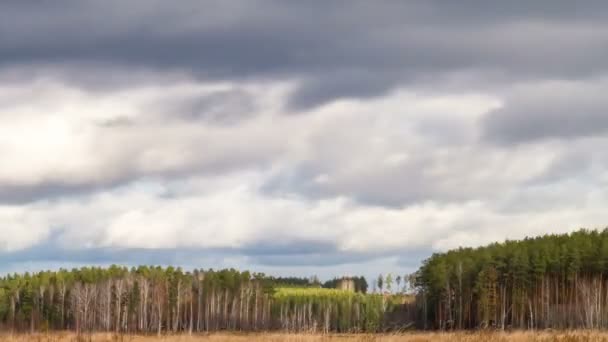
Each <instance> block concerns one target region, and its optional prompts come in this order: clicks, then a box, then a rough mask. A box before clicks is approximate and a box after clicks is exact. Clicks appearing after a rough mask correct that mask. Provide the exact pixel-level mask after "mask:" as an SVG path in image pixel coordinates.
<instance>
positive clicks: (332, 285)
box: [322, 277, 369, 293]
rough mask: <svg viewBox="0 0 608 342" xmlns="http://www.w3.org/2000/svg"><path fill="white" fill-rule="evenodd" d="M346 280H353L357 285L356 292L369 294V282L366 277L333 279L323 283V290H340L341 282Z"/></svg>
mask: <svg viewBox="0 0 608 342" xmlns="http://www.w3.org/2000/svg"><path fill="white" fill-rule="evenodd" d="M344 280H351V281H352V282H353V284H354V285H355V288H354V290H355V292H361V293H367V288H368V286H369V285H368V284H367V280H365V277H342V278H333V279H331V280H328V281H326V282H324V283H323V286H322V287H323V288H325V289H337V288H339V285H340V282H341V281H344Z"/></svg>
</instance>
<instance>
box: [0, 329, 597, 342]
mask: <svg viewBox="0 0 608 342" xmlns="http://www.w3.org/2000/svg"><path fill="white" fill-rule="evenodd" d="M0 341H2V342H119V341H120V342H204V341H209V342H249V341H252V342H266V341H269V342H279V341H281V342H282V341H286V342H427V341H429V342H430V341H440V342H441V341H457V342H458V341H461V342H481V341H490V342H503V341H504V342H507V341H515V342H523V341H539V342H541V341H547V342H548V341H563V342H578V341H581V342H582V341H588V342H595V341H607V342H608V332H602V331H583V330H581V331H559V332H548V331H541V332H512V333H503V332H456V333H434V332H428V333H427V332H415V333H406V334H399V335H312V334H311V335H308V334H278V333H277V334H274V333H265V334H229V333H225V334H210V335H194V336H187V335H174V336H162V337H156V336H154V337H152V336H136V335H133V336H132V335H123V336H116V335H111V334H92V335H81V336H77V335H74V334H70V333H53V334H32V335H29V334H20V335H11V334H2V333H0Z"/></svg>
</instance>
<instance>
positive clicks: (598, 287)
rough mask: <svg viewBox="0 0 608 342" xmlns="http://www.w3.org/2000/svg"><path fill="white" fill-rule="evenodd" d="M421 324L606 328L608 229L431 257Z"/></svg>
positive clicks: (423, 272)
mask: <svg viewBox="0 0 608 342" xmlns="http://www.w3.org/2000/svg"><path fill="white" fill-rule="evenodd" d="M416 285H417V287H418V298H417V302H418V307H419V312H420V317H419V322H420V323H419V324H420V325H421V327H424V328H437V329H469V328H479V327H493V328H498V329H505V328H518V329H537V328H601V329H605V328H608V230H604V231H588V230H581V231H578V232H575V233H571V234H564V235H545V236H542V237H538V238H526V239H525V240H522V241H506V242H504V243H495V244H492V245H489V246H486V247H481V248H476V249H471V248H461V249H458V250H453V251H449V252H447V253H442V254H434V255H433V256H432V257H431V258H429V259H428V260H426V261H425V262H424V264H423V266H422V267H421V268H420V270H419V271H418V273H417V284H416Z"/></svg>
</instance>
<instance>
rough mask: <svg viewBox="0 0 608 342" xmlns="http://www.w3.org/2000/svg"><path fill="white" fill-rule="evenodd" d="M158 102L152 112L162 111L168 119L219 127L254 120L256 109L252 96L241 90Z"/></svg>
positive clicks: (222, 91) (220, 91) (221, 91)
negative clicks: (248, 119) (249, 119)
mask: <svg viewBox="0 0 608 342" xmlns="http://www.w3.org/2000/svg"><path fill="white" fill-rule="evenodd" d="M159 102H160V103H154V104H153V105H152V107H153V108H150V110H151V111H154V110H156V111H160V112H161V114H162V115H164V116H165V117H168V118H176V117H177V118H180V119H182V120H185V121H191V122H196V121H203V122H205V123H210V124H219V125H233V124H235V123H237V122H238V121H241V120H244V119H247V118H251V117H252V116H253V114H254V113H255V112H256V109H257V107H256V103H255V101H254V99H252V97H251V95H250V94H247V93H246V92H244V91H241V90H219V91H215V92H212V93H209V94H200V95H190V96H183V97H181V98H177V99H173V100H170V101H167V100H163V101H159Z"/></svg>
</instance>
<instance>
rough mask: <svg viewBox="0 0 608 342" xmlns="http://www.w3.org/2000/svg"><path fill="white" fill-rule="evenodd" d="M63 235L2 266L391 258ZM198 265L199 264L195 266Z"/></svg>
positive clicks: (322, 247) (323, 247)
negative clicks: (76, 243) (136, 243)
mask: <svg viewBox="0 0 608 342" xmlns="http://www.w3.org/2000/svg"><path fill="white" fill-rule="evenodd" d="M60 238H61V235H60V234H59V233H56V234H55V235H54V237H52V238H50V239H48V240H45V241H44V242H43V243H40V244H38V245H35V246H32V247H30V248H27V249H23V250H18V251H13V252H0V266H2V265H3V264H4V265H9V264H15V263H22V262H46V263H81V264H82V263H84V264H87V263H89V264H112V263H115V264H128V265H186V266H192V267H203V268H212V267H215V266H214V265H197V264H196V263H197V261H198V260H206V259H211V260H213V259H222V258H230V257H235V256H236V257H245V258H248V260H249V261H250V262H251V263H252V264H256V265H261V266H289V265H291V266H296V265H297V266H332V265H340V264H344V263H357V262H368V261H370V260H374V259H377V258H380V257H382V256H386V255H389V253H388V252H386V253H354V252H344V253H343V252H339V251H338V250H337V249H336V247H335V246H334V245H332V244H329V243H324V242H316V241H293V242H290V243H277V244H273V243H269V242H262V243H259V244H250V245H248V246H244V247H240V248H187V247H180V248H116V247H95V248H72V247H70V248H68V247H66V246H64V245H62V244H61V243H60V242H59V239H60ZM193 263H195V264H193Z"/></svg>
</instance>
